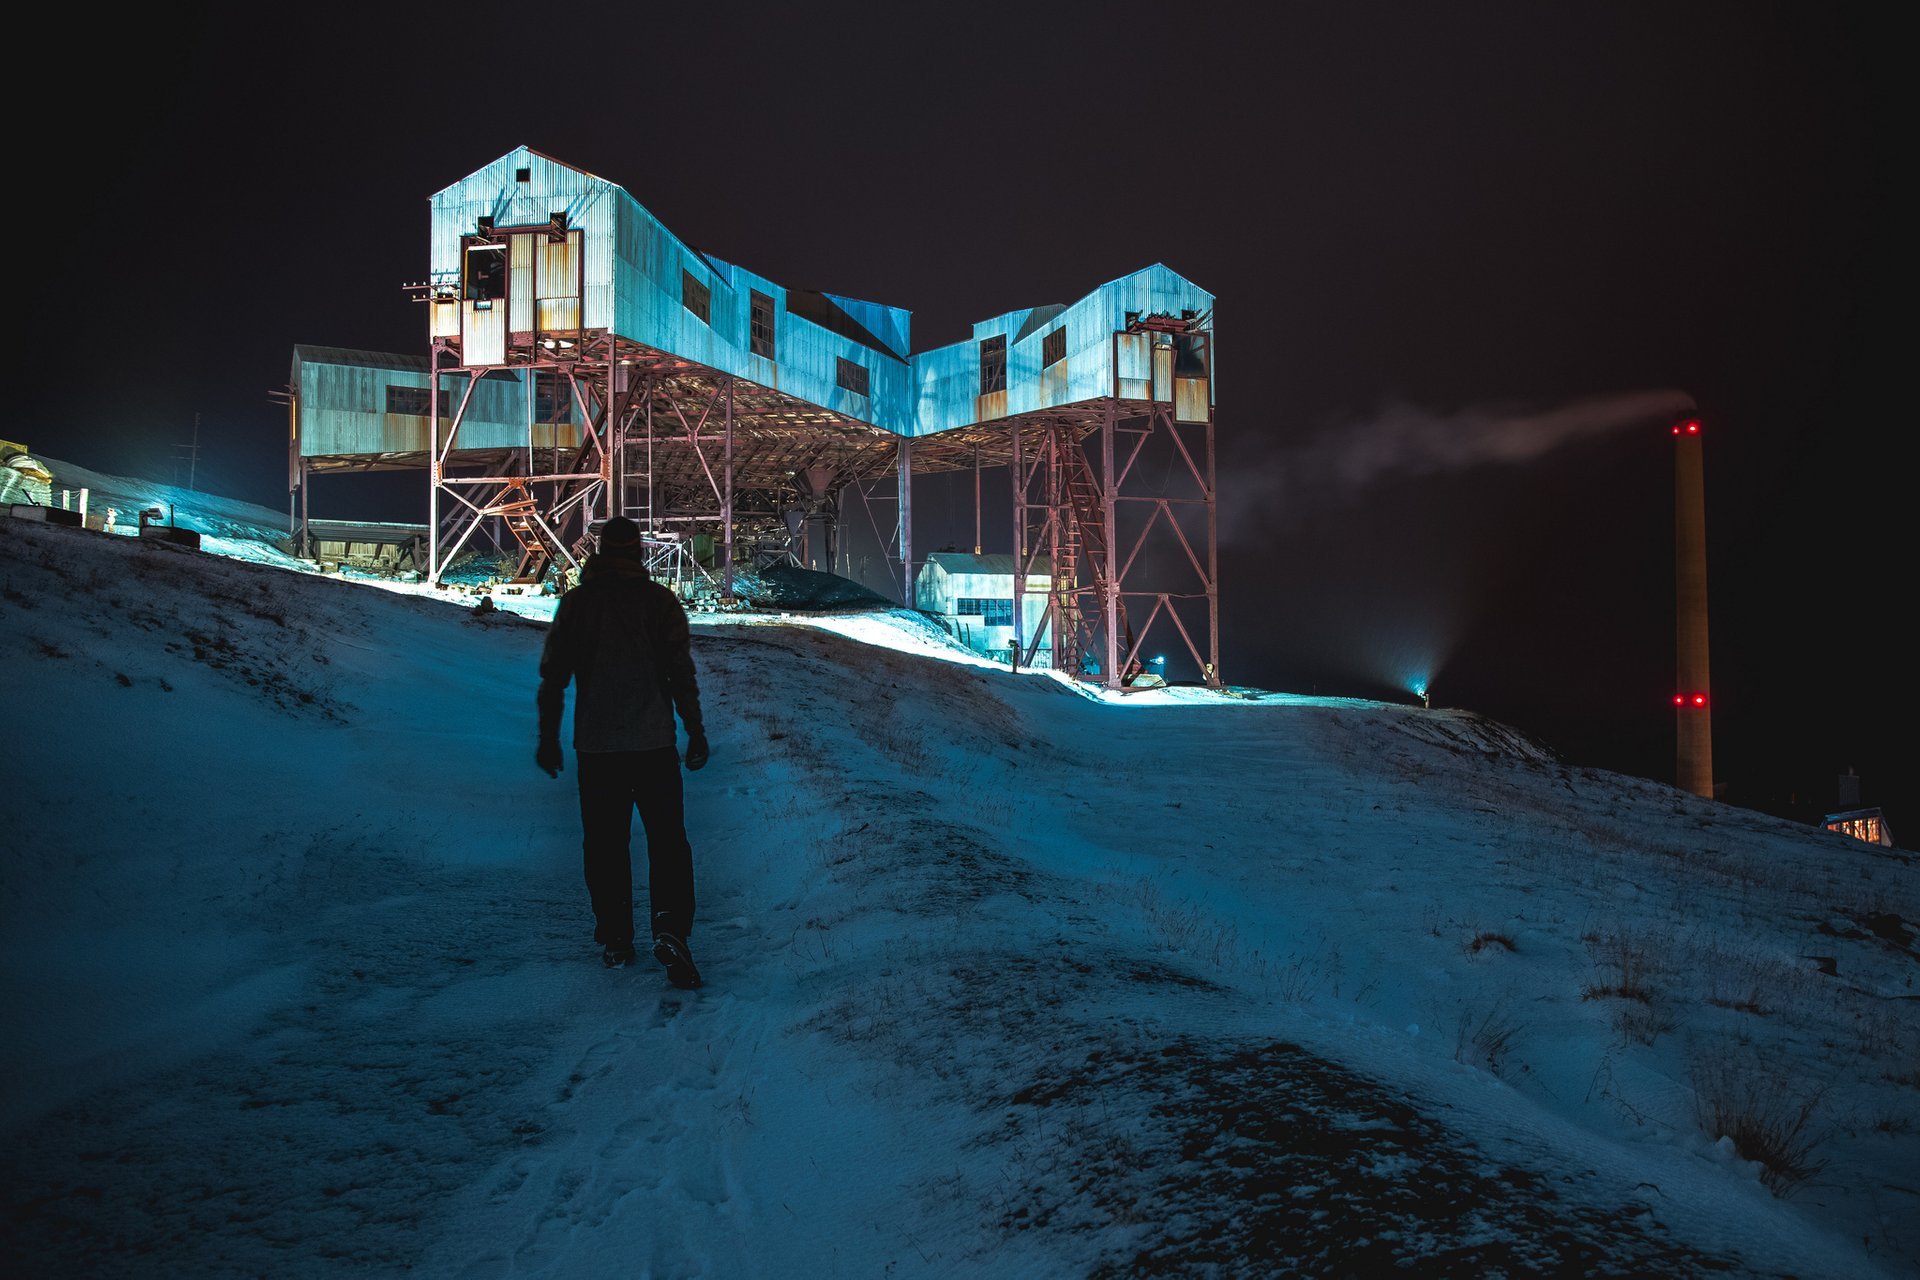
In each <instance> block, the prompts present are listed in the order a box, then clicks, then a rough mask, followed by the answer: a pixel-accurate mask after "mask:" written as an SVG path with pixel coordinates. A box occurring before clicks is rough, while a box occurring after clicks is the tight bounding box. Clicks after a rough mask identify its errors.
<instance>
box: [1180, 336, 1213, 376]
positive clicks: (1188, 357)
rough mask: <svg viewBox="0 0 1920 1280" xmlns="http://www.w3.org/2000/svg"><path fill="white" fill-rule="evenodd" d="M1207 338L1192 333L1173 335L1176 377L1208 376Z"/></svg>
mask: <svg viewBox="0 0 1920 1280" xmlns="http://www.w3.org/2000/svg"><path fill="white" fill-rule="evenodd" d="M1205 352H1206V340H1205V339H1203V338H1197V337H1195V336H1193V335H1192V334H1187V333H1176V334H1174V335H1173V376H1174V377H1176V378H1204V377H1206V376H1207V358H1206V354H1205Z"/></svg>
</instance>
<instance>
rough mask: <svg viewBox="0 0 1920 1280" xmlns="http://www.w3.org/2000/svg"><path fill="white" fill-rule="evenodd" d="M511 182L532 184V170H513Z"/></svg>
mask: <svg viewBox="0 0 1920 1280" xmlns="http://www.w3.org/2000/svg"><path fill="white" fill-rule="evenodd" d="M513 180H514V181H515V182H532V181H533V170H531V169H515V170H514V171H513Z"/></svg>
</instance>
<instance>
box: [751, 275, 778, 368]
mask: <svg viewBox="0 0 1920 1280" xmlns="http://www.w3.org/2000/svg"><path fill="white" fill-rule="evenodd" d="M748 302H749V304H750V306H749V310H750V313H751V315H750V320H749V325H750V332H749V333H748V335H747V336H748V340H749V342H750V344H751V346H752V349H753V354H755V355H757V356H765V357H766V358H767V359H769V360H771V359H773V299H772V298H769V297H768V296H767V295H766V294H764V293H761V292H760V291H759V290H758V289H754V290H751V291H750V294H749V298H748Z"/></svg>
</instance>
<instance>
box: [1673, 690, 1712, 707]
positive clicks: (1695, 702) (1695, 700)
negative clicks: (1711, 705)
mask: <svg viewBox="0 0 1920 1280" xmlns="http://www.w3.org/2000/svg"><path fill="white" fill-rule="evenodd" d="M1673 705H1674V706H1676V707H1704V706H1706V705H1707V695H1706V694H1704V693H1676V694H1674V695H1673Z"/></svg>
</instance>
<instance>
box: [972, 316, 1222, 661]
mask: <svg viewBox="0 0 1920 1280" xmlns="http://www.w3.org/2000/svg"><path fill="white" fill-rule="evenodd" d="M1142 330H1147V331H1154V332H1169V333H1173V332H1177V333H1182V334H1186V335H1188V336H1189V340H1190V341H1191V342H1192V343H1193V344H1194V354H1195V355H1196V356H1197V358H1199V359H1200V360H1202V361H1204V362H1205V367H1206V368H1207V369H1208V371H1209V372H1211V351H1210V349H1209V347H1208V341H1209V339H1208V336H1207V335H1205V334H1204V333H1200V332H1198V331H1196V330H1193V329H1191V328H1190V327H1189V326H1186V325H1183V324H1180V323H1179V322H1157V321H1156V318H1151V317H1150V318H1148V319H1147V320H1145V321H1143V322H1139V323H1136V324H1135V325H1134V326H1133V327H1132V329H1130V330H1129V332H1140V331H1142ZM1119 336H1120V335H1119V334H1118V333H1116V334H1115V335H1114V342H1115V344H1116V360H1115V364H1114V367H1115V368H1116V369H1117V368H1118V367H1119V364H1118V359H1117V344H1118V341H1119ZM1209 385H1211V381H1210V380H1209ZM1115 390H1116V393H1117V391H1118V387H1117V386H1116V388H1115ZM1009 436H1010V441H1009V443H1010V458H1009V464H1010V465H1009V467H1008V474H1009V478H1010V479H1011V480H1012V484H1013V538H1014V557H1015V572H1014V597H1013V627H1014V634H1015V635H1016V636H1020V635H1025V634H1026V629H1025V627H1024V625H1023V621H1024V619H1023V614H1024V611H1025V608H1026V598H1027V591H1026V584H1027V578H1028V576H1029V575H1030V574H1031V573H1032V572H1033V569H1034V566H1035V565H1036V563H1037V561H1038V559H1039V557H1040V556H1041V555H1042V554H1045V555H1046V556H1047V557H1048V560H1049V561H1050V563H1051V567H1052V578H1051V582H1050V587H1049V590H1048V592H1047V594H1046V596H1045V599H1044V603H1043V604H1042V606H1041V607H1042V608H1043V609H1044V610H1045V615H1046V624H1047V625H1046V627H1045V628H1044V632H1043V629H1042V628H1035V629H1034V631H1033V633H1032V638H1031V639H1030V640H1028V641H1027V642H1026V646H1025V648H1024V650H1021V651H1019V652H1018V657H1017V661H1018V662H1019V663H1021V664H1031V663H1032V662H1033V661H1034V658H1035V656H1036V654H1037V652H1038V649H1039V645H1040V641H1041V638H1042V635H1043V634H1047V635H1050V636H1051V639H1052V644H1053V665H1054V667H1056V668H1057V669H1059V670H1062V671H1065V672H1067V673H1069V674H1071V675H1075V676H1079V677H1082V678H1097V679H1098V680H1099V681H1100V682H1101V683H1102V684H1104V685H1106V687H1107V688H1109V689H1123V688H1127V687H1129V682H1130V681H1131V680H1132V679H1133V678H1134V677H1135V676H1136V675H1138V674H1139V673H1140V672H1141V670H1142V665H1143V664H1142V658H1141V655H1142V653H1143V652H1145V650H1146V644H1147V641H1148V639H1149V638H1150V637H1151V636H1152V635H1153V634H1154V632H1155V628H1156V626H1160V627H1162V629H1163V630H1166V629H1170V630H1172V631H1173V632H1175V633H1177V634H1178V636H1179V639H1180V641H1181V643H1182V644H1183V645H1184V647H1185V649H1186V651H1187V653H1188V654H1189V655H1190V656H1191V657H1192V659H1193V662H1194V665H1195V666H1196V667H1197V668H1198V669H1199V671H1200V673H1201V677H1202V679H1203V680H1204V681H1205V683H1206V684H1207V685H1208V686H1209V687H1212V688H1219V687H1220V684H1221V681H1220V592H1219V544H1218V519H1217V514H1216V510H1215V505H1214V496H1215V474H1214V423H1213V409H1212V405H1211V403H1210V400H1209V403H1208V404H1207V406H1206V408H1205V417H1204V419H1203V420H1201V421H1181V420H1179V417H1178V415H1177V414H1176V412H1175V409H1174V406H1173V404H1172V403H1171V402H1167V401H1137V400H1122V399H1121V398H1120V397H1119V396H1118V394H1116V395H1114V396H1113V397H1112V398H1110V399H1107V400H1103V401H1100V402H1097V404H1096V405H1094V406H1092V408H1091V409H1090V410H1088V411H1086V412H1076V413H1073V414H1059V415H1038V414H1035V415H1024V416H1023V417H1022V418H1020V419H1016V420H1014V421H1013V422H1012V423H1011V424H1010V427H1009ZM1147 463H1156V464H1157V463H1164V464H1165V466H1164V468H1155V467H1153V466H1150V465H1143V464H1147ZM1155 469H1160V470H1161V475H1160V477H1159V479H1158V482H1157V484H1155V483H1154V482H1153V480H1152V477H1151V473H1152V471H1153V470H1155ZM1196 543H1198V544H1199V545H1198V547H1197V548H1196V545H1195V544H1196ZM1175 548H1177V550H1178V554H1174V549H1175Z"/></svg>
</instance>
